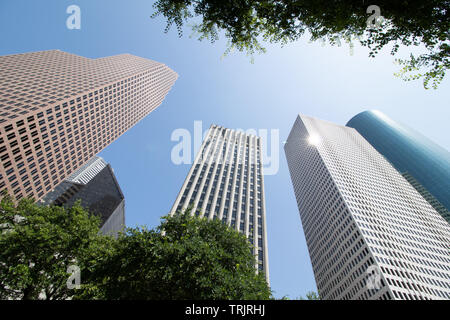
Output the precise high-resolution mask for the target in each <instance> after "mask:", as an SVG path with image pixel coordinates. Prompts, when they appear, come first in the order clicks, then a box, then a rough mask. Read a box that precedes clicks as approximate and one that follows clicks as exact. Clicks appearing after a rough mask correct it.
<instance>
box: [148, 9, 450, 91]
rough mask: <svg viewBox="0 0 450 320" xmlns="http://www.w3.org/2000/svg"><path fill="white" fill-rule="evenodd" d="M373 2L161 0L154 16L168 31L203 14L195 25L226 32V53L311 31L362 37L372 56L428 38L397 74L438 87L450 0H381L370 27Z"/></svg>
mask: <svg viewBox="0 0 450 320" xmlns="http://www.w3.org/2000/svg"><path fill="white" fill-rule="evenodd" d="M371 4H373V3H370V2H369V1H365V0H335V1H330V0H229V1H223V0H157V1H156V3H155V4H154V8H155V10H156V11H155V12H154V14H153V15H152V17H156V16H158V15H163V16H164V17H165V18H166V20H167V26H166V29H165V31H166V32H167V31H168V30H169V29H170V27H171V26H172V25H173V24H175V25H176V27H177V29H178V33H179V35H180V36H181V35H182V26H183V24H184V22H186V21H188V20H191V19H192V20H194V19H195V18H196V17H200V19H201V22H200V23H197V24H195V25H194V27H193V30H194V32H196V33H198V34H199V39H200V40H202V39H209V40H211V42H214V41H215V40H217V39H218V34H219V32H221V31H223V32H225V36H226V37H227V39H228V40H229V47H228V49H227V51H226V53H228V52H229V51H230V50H231V49H233V48H236V49H237V50H239V51H244V52H246V53H248V54H250V55H253V53H255V52H264V51H265V49H264V47H263V46H262V45H261V42H260V40H261V39H262V40H264V41H268V42H274V43H281V44H285V43H288V42H291V41H295V40H297V39H299V38H300V37H301V36H302V35H303V34H304V33H305V31H308V32H309V33H310V34H311V40H317V39H320V38H322V39H324V38H325V39H328V41H329V42H330V43H331V44H334V43H336V41H337V40H338V39H343V40H345V41H347V42H350V43H351V41H353V40H352V39H355V38H358V39H359V41H360V43H361V44H362V45H364V46H367V47H368V48H369V49H370V53H369V55H370V56H371V57H374V56H375V55H376V54H377V53H378V52H379V51H380V50H381V49H382V48H384V47H385V46H387V45H391V53H392V54H393V55H395V53H396V52H397V51H398V48H399V46H400V45H405V46H410V45H419V44H423V45H424V46H425V47H426V49H427V53H424V54H421V55H419V56H414V55H411V56H410V58H409V59H397V62H398V63H399V64H400V65H402V66H403V68H402V69H401V70H400V72H399V73H398V74H397V75H398V76H399V77H401V78H403V79H404V80H412V79H420V78H422V79H423V81H424V87H425V88H428V87H429V85H430V81H431V85H432V87H433V88H436V87H437V86H438V84H439V83H440V82H441V80H442V79H443V77H444V75H445V71H446V70H447V69H448V68H449V66H450V61H449V56H450V46H449V35H450V19H449V15H450V13H449V7H450V1H448V0H427V1H423V0H398V1H392V0H379V1H377V2H376V5H377V6H378V7H379V8H380V11H381V12H380V13H381V16H382V17H383V18H384V22H383V23H382V24H381V28H374V27H372V24H370V25H369V27H368V19H369V18H370V16H371V14H372V12H369V13H367V9H368V7H369V5H371ZM339 41H340V40H339ZM420 70H424V73H420ZM414 72H416V73H414Z"/></svg>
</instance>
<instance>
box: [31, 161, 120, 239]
mask: <svg viewBox="0 0 450 320" xmlns="http://www.w3.org/2000/svg"><path fill="white" fill-rule="evenodd" d="M76 201H80V202H81V206H83V207H84V208H85V209H86V210H88V211H89V212H90V213H91V214H95V215H97V216H99V217H100V219H101V225H100V227H101V228H100V231H101V232H103V233H104V234H110V235H113V236H117V234H118V232H120V231H122V230H123V229H124V227H125V198H124V196H123V193H122V190H121V189H120V186H119V183H118V182H117V180H116V177H115V175H114V172H113V170H112V168H111V166H110V165H109V164H108V163H106V162H105V160H103V159H102V158H100V157H97V156H95V157H93V158H92V159H90V160H89V161H88V162H87V163H86V164H84V165H83V166H82V167H81V168H79V169H78V170H77V171H76V172H74V173H73V174H72V175H70V176H69V177H68V178H67V179H65V180H64V181H62V182H61V183H60V184H58V185H57V186H56V187H55V189H54V190H51V191H50V192H48V193H47V194H46V195H45V196H44V197H43V198H42V199H41V201H40V203H42V204H44V205H58V206H64V207H68V208H70V207H72V206H73V205H74V204H75V202H76Z"/></svg>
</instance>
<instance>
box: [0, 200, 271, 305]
mask: <svg viewBox="0 0 450 320" xmlns="http://www.w3.org/2000/svg"><path fill="white" fill-rule="evenodd" d="M0 213H1V214H0V299H68V298H72V299H73V298H75V299H77V298H78V299H105V300H110V299H111V300H114V299H268V298H271V291H270V288H269V286H268V284H267V282H266V281H265V278H264V275H263V274H261V273H259V274H257V273H256V269H255V263H256V261H255V257H254V256H253V254H252V253H251V247H250V244H249V242H248V241H247V239H246V238H245V236H243V235H242V234H240V233H238V232H237V231H235V230H232V229H230V228H228V227H227V226H226V225H225V224H223V223H222V222H220V221H209V220H206V219H204V218H198V217H196V216H191V215H190V211H187V212H185V213H184V214H179V215H177V216H174V217H164V220H163V222H162V223H161V225H160V226H159V227H157V228H155V229H152V230H148V229H146V228H133V229H127V232H126V233H122V234H120V235H119V237H118V238H117V239H115V238H113V237H111V236H104V235H101V234H100V233H99V222H100V219H99V218H98V217H95V216H92V215H90V214H89V213H88V212H87V211H85V210H84V209H83V208H82V207H81V206H80V205H79V204H76V205H75V206H73V207H72V208H70V209H64V208H62V207H57V206H51V207H48V206H39V205H37V204H35V203H33V201H32V200H28V199H22V200H21V201H19V202H18V203H17V204H15V202H14V201H13V200H12V199H11V198H10V197H8V196H6V197H3V199H2V200H1V202H0ZM71 265H77V266H78V267H79V268H80V271H81V286H80V288H79V289H69V288H68V286H67V282H68V279H69V276H70V275H71V274H70V272H68V267H69V266H71Z"/></svg>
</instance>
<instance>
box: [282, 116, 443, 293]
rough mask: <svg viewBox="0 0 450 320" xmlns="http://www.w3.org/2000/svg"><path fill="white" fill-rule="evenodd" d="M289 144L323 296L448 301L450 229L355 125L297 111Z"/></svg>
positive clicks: (293, 175)
mask: <svg viewBox="0 0 450 320" xmlns="http://www.w3.org/2000/svg"><path fill="white" fill-rule="evenodd" d="M284 148H285V153H286V158H287V162H288V166H289V171H290V175H291V179H292V184H293V187H294V192H295V196H296V200H297V205H298V208H299V212H300V217H301V221H302V225H303V229H304V233H305V238H306V242H307V245H308V250H309V254H310V257H311V263H312V267H313V271H314V276H315V279H316V283H317V288H318V290H319V294H320V296H321V298H322V299H407V300H410V299H411V300H415V299H420V300H421V299H450V255H449V252H450V226H449V225H448V224H447V223H446V222H445V220H444V219H443V218H442V217H441V216H440V215H439V214H438V213H437V212H436V210H435V209H434V208H433V207H432V206H431V205H430V204H429V203H428V202H427V201H426V200H424V199H423V197H422V196H421V195H420V194H419V193H418V192H417V191H416V189H414V188H413V187H412V186H411V185H410V184H409V183H408V182H407V181H406V179H405V178H404V177H403V176H402V175H401V174H400V173H399V172H398V171H397V170H396V169H395V168H394V167H393V166H392V165H391V164H390V163H389V162H388V161H387V160H386V159H385V158H384V157H383V156H382V155H381V154H379V153H378V152H377V151H376V150H375V149H374V148H373V147H372V146H371V145H370V144H369V143H368V142H367V141H366V140H365V139H364V138H363V137H362V136H361V135H360V134H359V133H358V132H357V131H356V130H355V129H353V128H349V127H345V126H340V125H336V124H333V123H329V122H326V121H321V120H317V119H314V118H310V117H307V116H301V115H299V116H298V117H297V119H296V121H295V123H294V126H293V128H292V130H291V132H290V134H289V137H288V140H287V143H286V144H285V147H284Z"/></svg>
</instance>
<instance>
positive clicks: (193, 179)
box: [170, 125, 269, 282]
mask: <svg viewBox="0 0 450 320" xmlns="http://www.w3.org/2000/svg"><path fill="white" fill-rule="evenodd" d="M261 148H262V146H261V138H260V137H257V136H255V135H248V134H245V133H244V132H241V131H235V130H230V129H226V128H223V127H220V126H216V125H212V126H211V127H210V129H209V130H208V134H207V136H206V137H205V139H204V141H203V143H202V146H201V148H200V150H199V152H198V154H197V156H196V158H195V161H194V163H193V165H192V167H191V169H190V171H189V173H188V175H187V177H186V180H185V181H184V184H183V186H182V187H181V190H180V193H179V194H178V196H177V198H176V200H175V203H174V204H173V207H172V209H171V211H170V214H171V215H173V214H175V213H176V212H177V211H180V210H184V209H186V208H187V207H189V206H192V214H194V213H196V212H199V213H200V215H201V216H206V217H208V218H209V219H219V220H221V221H223V222H224V223H226V224H228V225H229V226H231V227H233V228H235V229H236V230H238V231H240V232H241V233H243V234H245V236H246V237H247V238H248V239H249V241H250V243H251V244H252V245H253V247H254V254H255V256H256V260H257V265H256V266H255V267H256V268H257V270H259V271H263V272H264V274H265V277H266V279H267V282H269V265H268V255H267V235H266V214H265V211H266V210H265V204H264V177H263V164H262V151H261Z"/></svg>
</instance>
